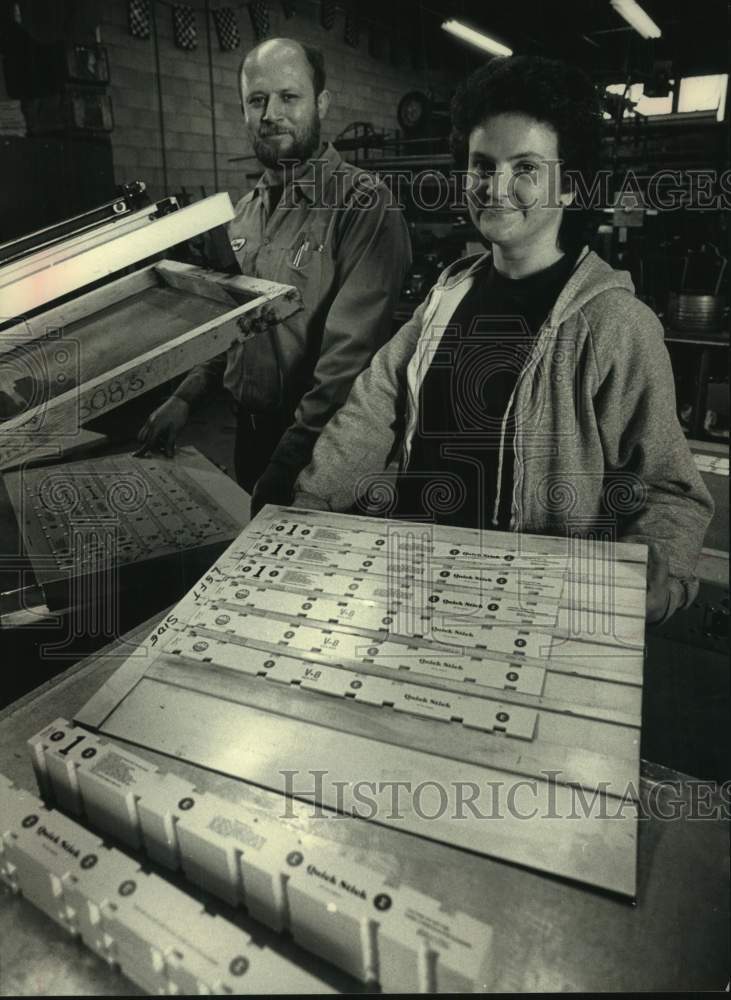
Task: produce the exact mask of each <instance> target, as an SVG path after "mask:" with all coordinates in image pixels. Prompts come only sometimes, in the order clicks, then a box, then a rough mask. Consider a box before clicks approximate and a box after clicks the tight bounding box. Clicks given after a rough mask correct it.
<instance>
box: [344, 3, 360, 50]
mask: <svg viewBox="0 0 731 1000" xmlns="http://www.w3.org/2000/svg"><path fill="white" fill-rule="evenodd" d="M359 40H360V18H359V16H358V6H357V3H356V2H355V0H350V2H349V3H348V5H347V7H346V8H345V44H346V45H350V46H351V47H352V48H354V49H357V48H358V42H359Z"/></svg>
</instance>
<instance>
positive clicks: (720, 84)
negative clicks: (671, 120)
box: [678, 73, 728, 121]
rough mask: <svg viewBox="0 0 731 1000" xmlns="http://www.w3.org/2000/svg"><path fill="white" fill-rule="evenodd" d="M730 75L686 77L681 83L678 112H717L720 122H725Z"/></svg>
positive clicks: (717, 74)
mask: <svg viewBox="0 0 731 1000" xmlns="http://www.w3.org/2000/svg"><path fill="white" fill-rule="evenodd" d="M727 87H728V73H716V74H714V75H713V76H686V77H684V78H683V79H682V80H681V81H680V90H679V92H678V111H679V112H681V113H682V112H686V111H715V112H716V118H717V119H718V121H723V115H724V110H725V107H726V88H727Z"/></svg>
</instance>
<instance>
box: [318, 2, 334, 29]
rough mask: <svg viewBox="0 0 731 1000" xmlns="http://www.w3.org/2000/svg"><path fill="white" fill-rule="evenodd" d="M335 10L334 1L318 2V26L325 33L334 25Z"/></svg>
mask: <svg viewBox="0 0 731 1000" xmlns="http://www.w3.org/2000/svg"><path fill="white" fill-rule="evenodd" d="M336 9H337V5H336V3H335V0H320V24H321V25H322V26H323V28H324V29H325V30H326V31H330V29H331V28H332V26H333V25H334V24H335V11H336Z"/></svg>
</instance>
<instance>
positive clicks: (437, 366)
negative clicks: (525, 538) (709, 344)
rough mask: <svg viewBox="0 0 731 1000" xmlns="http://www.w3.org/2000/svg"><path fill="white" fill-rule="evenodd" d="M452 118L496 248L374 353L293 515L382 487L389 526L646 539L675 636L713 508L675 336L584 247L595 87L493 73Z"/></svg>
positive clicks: (474, 260) (654, 594)
mask: <svg viewBox="0 0 731 1000" xmlns="http://www.w3.org/2000/svg"><path fill="white" fill-rule="evenodd" d="M452 120H453V126H454V131H453V141H454V145H455V152H457V153H460V152H463V151H464V150H465V149H466V153H467V166H468V175H467V176H468V178H469V180H470V184H469V185H468V188H469V192H468V200H469V211H470V216H471V218H472V221H473V223H474V224H475V226H476V227H477V229H478V231H479V233H480V235H481V237H482V238H483V240H484V241H485V242H486V243H487V244H489V246H490V248H491V249H490V251H488V252H487V253H485V254H480V255H477V256H472V257H467V258H464V259H462V260H459V261H457V262H455V263H454V264H452V265H451V266H450V267H448V268H447V269H446V271H445V272H444V273H443V274H442V275H441V276H440V278H439V281H438V282H437V284H436V285H435V286H434V288H432V290H431V292H430V293H429V295H428V297H427V299H426V301H425V302H424V303H423V304H422V305H421V306H420V307H419V308H418V309H417V310H416V312H415V314H414V316H413V318H412V319H411V320H410V321H409V322H408V323H407V324H406V325H405V326H404V327H402V328H401V330H399V332H398V333H397V334H396V336H395V337H394V338H393V339H392V340H391V341H390V342H389V343H388V344H386V345H385V347H383V348H382V349H381V350H380V351H379V352H378V354H376V355H375V357H374V359H373V361H372V363H371V366H370V368H369V369H368V370H367V371H365V372H364V373H363V374H362V375H361V376H360V377H359V378H358V380H357V381H356V382H355V384H354V386H353V389H352V391H351V394H350V396H349V398H348V400H347V402H346V404H345V406H344V407H343V408H342V409H341V410H340V412H339V413H338V414H337V415H336V416H335V418H334V419H333V420H332V421H331V422H330V423H329V424H328V426H327V427H326V429H325V432H324V434H323V435H322V437H321V439H320V441H319V443H318V445H317V448H316V450H315V452H314V455H313V459H312V463H311V464H310V465H309V466H308V468H307V469H305V470H304V471H303V472H302V474H301V476H300V478H299V480H298V482H297V486H296V491H297V495H296V498H295V503H296V504H297V505H298V506H308V507H319V508H323V507H324V508H329V509H332V510H348V509H350V508H351V507H352V506H353V505H354V504H357V503H359V502H360V504H361V506H362V505H363V504H364V503H365V504H367V503H368V501H369V499H370V500H371V501H372V500H373V497H374V495H375V494H377V493H379V494H380V496H381V497H383V496H384V488H385V489H386V493H385V496H386V497H387V503H386V504H385V505H384V504H382V505H381V507H382V510H383V512H384V513H387V514H390V515H392V516H394V515H395V516H404V517H412V518H416V519H425V518H427V519H428V520H429V521H431V522H435V521H436V522H441V523H446V524H455V525H462V526H468V527H475V528H492V529H493V530H494V529H496V528H497V529H504V530H511V531H522V532H538V533H542V534H553V535H558V534H564V533H566V532H569V533H571V534H587V533H590V532H594V533H596V532H597V531H598V532H599V534H600V535H601V536H602V537H609V538H612V539H613V540H618V541H619V540H621V541H637V542H642V543H645V544H647V545H649V547H650V559H649V566H648V595H647V618H648V620H649V621H661V620H665V619H666V618H667V617H669V616H670V615H671V614H672V613H673V611H675V610H676V609H677V608H678V607H684V606H687V605H688V604H689V603H690V602H691V601H692V600H693V597H694V596H695V594H696V592H697V581H696V580H695V578H694V575H693V574H694V570H695V564H696V561H697V558H698V555H699V552H700V548H701V545H702V542H703V536H704V533H705V530H706V528H707V526H708V523H709V521H710V518H711V516H712V512H713V505H712V501H711V498H710V495H709V494H708V491H707V490H706V489H705V487H704V485H703V482H702V480H701V478H700V475H699V473H698V472H697V470H696V468H695V465H694V462H693V458H692V455H691V453H690V450H689V448H688V445H687V443H686V441H685V438H684V437H683V433H682V430H681V428H680V425H679V423H678V420H677V417H676V413H675V394H674V385H673V376H672V371H671V368H670V362H669V358H668V354H667V351H666V348H665V345H664V342H663V330H662V326H661V324H660V323H659V321H658V319H657V317H656V316H655V315H654V314H653V313H652V312H651V310H650V309H648V308H647V307H646V306H645V305H644V304H643V303H642V302H640V301H639V300H638V299H637V298H635V296H634V290H633V285H632V282H631V280H630V278H629V275H628V274H627V273H626V272H621V271H615V270H614V269H613V268H611V267H610V266H609V265H608V264H606V263H605V262H604V261H603V260H601V259H600V258H599V257H598V256H597V255H596V254H595V253H593V252H591V251H590V250H589V249H588V247H587V246H586V245H585V239H586V236H587V225H588V223H589V221H590V213H589V212H588V209H586V208H584V207H583V206H582V205H580V204H579V198H578V194H579V192H580V190H583V191H591V190H592V180H593V176H594V173H595V169H596V161H597V158H598V151H599V139H600V132H599V129H600V123H601V119H600V112H599V108H598V103H597V99H596V95H595V92H594V88H593V86H592V84H591V81H590V80H589V79H588V78H587V77H586V76H585V75H584V74H583V73H582V72H580V71H579V70H575V69H572V68H570V67H568V66H565V65H564V64H562V63H559V62H556V61H553V60H547V59H541V58H533V57H526V56H521V57H512V58H509V59H495V60H493V61H491V62H490V63H488V64H487V65H486V66H483V67H481V68H480V69H479V70H477V72H475V73H474V74H473V75H472V76H471V77H470V78H469V79H468V80H467V81H466V82H465V83H464V84H463V85H462V86H461V87H460V88H459V89H458V91H457V93H456V95H455V98H454V100H453V104H452ZM578 179H580V180H581V181H582V184H581V186H579V184H577V183H576V181H577V180H578ZM572 181H573V182H572ZM384 507H385V509H384ZM371 509H372V508H371Z"/></svg>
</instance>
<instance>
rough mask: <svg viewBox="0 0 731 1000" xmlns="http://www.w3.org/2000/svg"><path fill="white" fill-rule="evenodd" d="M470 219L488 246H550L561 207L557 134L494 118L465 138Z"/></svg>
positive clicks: (526, 121) (523, 119) (532, 123)
mask: <svg viewBox="0 0 731 1000" xmlns="http://www.w3.org/2000/svg"><path fill="white" fill-rule="evenodd" d="M468 171H469V174H470V176H469V177H468V183H469V188H468V190H469V195H468V204H469V212H470V218H471V219H472V221H473V223H474V224H475V226H476V227H477V229H479V231H480V232H481V233H482V235H483V237H484V238H485V239H486V240H488V241H489V242H490V243H495V244H497V246H499V247H500V248H501V249H504V250H510V251H521V250H526V251H529V250H530V249H531V248H532V247H534V246H538V245H541V246H547V245H548V244H549V243H550V246H551V247H555V245H556V239H557V237H558V230H559V227H560V225H561V218H562V216H563V210H564V206H565V205H566V204H568V203H569V201H570V200H571V199H570V196H568V195H565V194H561V172H560V169H559V158H558V136H557V134H556V132H555V130H554V129H553V128H552V126H550V125H548V124H546V123H545V122H539V121H536V120H535V119H534V118H530V117H528V116H527V115H522V114H514V113H506V114H499V115H494V116H493V117H491V118H487V119H485V121H484V122H483V123H482V124H481V125H478V126H477V128H475V129H473V130H472V132H471V133H470V139H469V162H468Z"/></svg>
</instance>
